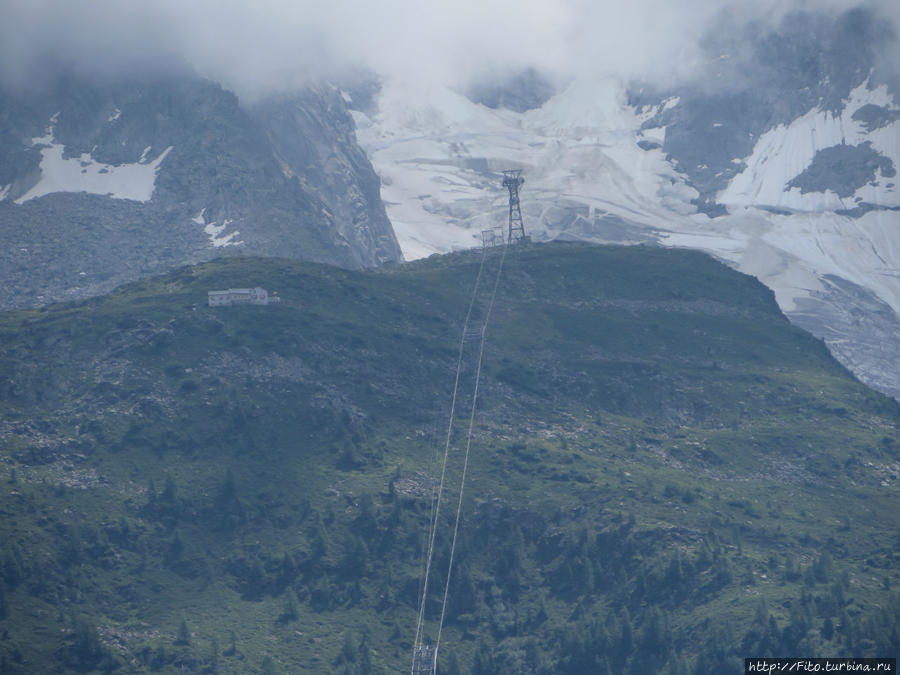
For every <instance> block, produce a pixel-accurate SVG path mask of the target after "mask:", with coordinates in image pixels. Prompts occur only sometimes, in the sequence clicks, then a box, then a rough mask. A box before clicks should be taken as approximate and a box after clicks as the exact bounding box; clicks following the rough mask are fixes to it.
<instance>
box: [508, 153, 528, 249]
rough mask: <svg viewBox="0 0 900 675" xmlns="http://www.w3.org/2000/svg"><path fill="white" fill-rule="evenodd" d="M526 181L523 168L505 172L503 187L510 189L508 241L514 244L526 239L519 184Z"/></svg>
mask: <svg viewBox="0 0 900 675" xmlns="http://www.w3.org/2000/svg"><path fill="white" fill-rule="evenodd" d="M524 182H525V179H524V178H522V170H521V169H509V170H508V171H504V172H503V187H505V188H506V189H507V190H509V235H508V238H507V242H508V243H510V244H512V243H514V242H517V241H522V240H524V239H526V237H525V223H523V222H522V209H520V208H519V186H520V185H522V183H524Z"/></svg>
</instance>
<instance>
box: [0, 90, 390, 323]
mask: <svg viewBox="0 0 900 675" xmlns="http://www.w3.org/2000/svg"><path fill="white" fill-rule="evenodd" d="M0 125H2V132H0V231H2V233H3V236H4V239H5V240H6V241H7V242H9V245H8V246H7V247H5V248H4V250H3V252H2V253H0V271H2V278H3V284H2V287H3V289H4V290H3V294H2V297H0V307H19V306H28V305H35V304H42V303H46V302H49V301H52V300H57V299H61V298H69V297H82V296H85V295H92V294H97V293H99V292H102V291H105V290H109V289H111V288H113V287H114V286H116V285H118V284H121V283H122V282H124V281H127V280H131V279H135V278H139V277H141V276H145V275H147V274H151V273H158V272H161V271H164V270H167V269H171V268H173V267H176V266H178V265H182V264H184V263H187V262H196V261H199V260H206V259H210V258H212V257H216V256H219V255H227V254H232V253H239V254H244V255H281V256H288V257H292V258H297V259H304V260H316V261H321V262H328V263H331V264H336V265H342V266H346V267H366V266H372V265H377V264H380V263H382V262H385V261H389V260H396V259H397V258H398V257H399V255H400V252H399V248H398V246H397V243H396V240H395V238H394V235H393V231H392V230H391V226H390V223H389V221H388V220H387V217H386V215H385V213H384V208H383V206H382V204H381V202H380V199H379V196H378V193H377V184H378V182H377V181H378V179H377V177H376V176H375V174H374V172H373V171H372V168H371V165H370V164H369V163H368V161H367V160H366V158H365V155H364V154H363V153H362V152H361V150H360V149H359V148H358V146H357V145H356V143H355V138H354V135H353V127H352V120H351V119H350V117H349V115H348V113H347V110H346V108H345V105H344V101H343V99H342V98H341V96H340V94H339V93H338V92H337V91H336V90H335V89H334V88H332V87H330V86H327V85H322V86H311V87H310V88H308V89H307V90H305V91H303V92H301V93H299V94H297V95H295V96H293V97H290V98H280V99H277V100H267V101H263V102H260V103H257V104H255V105H254V106H252V107H246V106H242V105H241V104H240V103H239V101H238V99H237V98H236V97H235V96H234V94H232V93H230V92H228V91H225V90H223V89H222V88H221V87H220V86H218V85H217V84H214V83H212V82H210V81H207V80H204V79H202V78H199V77H197V76H194V75H191V74H181V75H177V76H176V75H166V76H159V77H157V78H150V77H143V78H142V79H141V80H140V81H122V80H117V81H104V80H93V81H85V80H84V79H83V78H82V79H73V78H69V77H65V76H62V75H60V77H59V78H58V79H57V80H55V81H54V82H52V83H47V82H43V83H41V84H39V85H35V86H34V87H33V88H31V89H28V90H22V89H18V90H15V91H13V90H4V91H0Z"/></svg>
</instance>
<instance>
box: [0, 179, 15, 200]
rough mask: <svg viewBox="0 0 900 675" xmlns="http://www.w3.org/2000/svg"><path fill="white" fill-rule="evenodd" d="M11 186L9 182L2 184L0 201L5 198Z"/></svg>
mask: <svg viewBox="0 0 900 675" xmlns="http://www.w3.org/2000/svg"><path fill="white" fill-rule="evenodd" d="M11 187H12V183H10V184H9V185H4V186H3V187H2V188H0V202H2V201H3V200H4V199H6V195H8V194H9V189H10V188H11Z"/></svg>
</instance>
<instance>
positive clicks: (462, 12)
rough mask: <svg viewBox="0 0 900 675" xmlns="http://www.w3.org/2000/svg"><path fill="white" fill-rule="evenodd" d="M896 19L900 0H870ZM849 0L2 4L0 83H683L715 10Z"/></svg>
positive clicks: (773, 17)
mask: <svg viewBox="0 0 900 675" xmlns="http://www.w3.org/2000/svg"><path fill="white" fill-rule="evenodd" d="M869 4H871V5H872V6H876V7H878V8H879V10H880V11H881V12H882V13H883V14H884V15H885V16H890V17H891V18H892V19H893V20H894V21H895V22H896V23H895V25H900V9H898V6H900V3H896V2H895V1H894V0H872V1H871V2H870V3H869ZM851 6H853V3H850V2H846V1H844V0H815V2H812V1H811V0H810V1H809V2H803V1H801V0H794V2H776V1H775V0H742V1H740V2H737V1H735V2H731V3H723V2H722V0H678V1H677V2H673V1H672V0H632V1H631V2H629V3H624V2H621V1H617V2H613V1H612V0H517V1H513V0H417V1H416V0H378V1H376V2H372V1H370V2H361V0H254V1H253V2H251V1H250V0H243V1H238V0H191V1H190V2H184V0H79V2H77V3H76V2H71V0H4V2H3V3H2V7H0V78H2V79H3V80H4V81H5V82H7V83H10V82H13V83H20V84H21V83H25V82H28V81H30V80H32V79H34V78H37V77H40V75H41V73H42V72H44V71H46V70H48V69H52V68H54V67H55V66H56V65H58V64H60V63H62V64H67V65H68V66H70V67H72V68H75V69H76V70H81V71H84V72H86V73H99V74H101V75H103V74H108V75H115V74H120V73H123V72H135V71H139V70H149V71H153V70H160V69H161V70H165V69H168V68H172V67H176V64H178V63H179V62H184V63H187V64H189V65H190V66H191V67H193V68H194V69H196V70H197V71H198V72H199V73H201V74H203V75H206V76H208V77H211V78H213V79H215V80H217V81H219V82H221V83H223V84H224V85H225V86H227V87H229V88H232V89H234V90H235V91H237V92H238V93H239V94H240V95H241V96H242V97H243V98H245V99H248V98H254V97H256V96H258V95H261V94H264V93H268V92H271V91H276V90H279V89H290V88H292V87H295V86H297V85H298V84H301V83H303V82H305V81H307V80H308V79H309V78H311V77H318V76H324V77H333V76H336V75H339V74H340V73H341V72H343V71H345V70H347V69H350V68H367V69H370V70H373V71H375V72H379V73H387V74H392V75H400V76H404V77H410V78H423V79H431V80H438V81H441V82H443V83H447V84H451V85H452V84H460V83H462V82H464V81H466V80H468V79H471V78H473V77H477V76H480V75H483V74H485V73H492V72H504V71H515V70H517V69H522V68H525V67H529V66H531V67H535V68H537V69H539V70H540V71H542V72H545V73H547V74H548V75H551V76H555V77H560V78H567V77H571V76H573V75H585V74H595V73H596V74H603V75H608V74H614V75H619V76H621V77H625V78H641V79H644V80H648V81H654V80H655V81H671V80H673V79H676V80H677V79H683V78H689V77H691V76H692V75H693V74H695V73H696V72H697V71H698V65H699V63H700V62H701V61H702V58H703V54H702V50H701V49H700V47H699V45H700V40H701V37H702V36H703V34H704V33H705V31H707V30H708V29H709V27H710V26H711V25H712V24H713V23H714V22H715V21H718V20H720V19H721V17H722V15H723V13H725V14H727V15H731V16H733V17H735V19H736V20H741V21H749V20H751V19H756V20H764V21H770V22H775V21H777V20H778V18H779V17H780V16H782V15H783V14H784V13H785V12H786V11H788V10H789V9H796V8H804V7H806V8H810V9H817V10H821V9H825V10H827V11H832V12H836V11H840V10H844V9H847V8H849V7H851Z"/></svg>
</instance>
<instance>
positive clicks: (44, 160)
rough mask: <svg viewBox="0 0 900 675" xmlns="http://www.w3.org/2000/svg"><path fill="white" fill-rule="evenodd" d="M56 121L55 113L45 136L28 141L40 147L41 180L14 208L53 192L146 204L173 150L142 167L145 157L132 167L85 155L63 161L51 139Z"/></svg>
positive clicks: (60, 147)
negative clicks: (158, 175)
mask: <svg viewBox="0 0 900 675" xmlns="http://www.w3.org/2000/svg"><path fill="white" fill-rule="evenodd" d="M58 118H59V113H56V114H55V115H54V116H53V117H51V118H50V124H49V126H48V127H47V129H46V133H45V134H44V135H43V136H36V137H34V138H32V139H31V144H32V146H37V147H41V165H40V170H41V177H40V179H39V180H38V182H37V184H35V185H34V186H33V187H32V188H31V189H30V190H28V192H26V193H25V194H24V195H22V196H21V197H19V198H18V199H16V200H15V203H16V204H23V203H25V202H27V201H29V200H31V199H37V198H38V197H43V196H44V195H48V194H52V193H54V192H87V193H90V194H97V195H105V196H107V197H112V198H113V199H131V200H134V201H138V202H147V201H150V198H151V197H152V196H153V190H154V188H155V187H156V175H157V173H158V172H159V168H160V165H161V164H162V163H163V160H165V158H166V156H167V155H168V154H169V152H170V151H171V150H172V147H173V146H171V145H170V146H169V147H168V148H166V149H165V150H163V151H162V152H161V153H160V154H159V155H158V156H157V157H156V159H154V160H153V161H152V162H146V163H144V159H145V155H142V157H141V160H140V161H138V162H136V163H134V164H103V163H101V162H96V161H94V159H93V158H92V157H91V154H90V153H87V152H86V153H82V154H81V156H80V157H77V158H76V157H72V158H65V157H63V153H64V152H65V146H64V145H62V144H61V143H56V141H55V138H54V128H55V126H56V121H57V119H58ZM147 151H149V149H148V150H145V154H146V152H147Z"/></svg>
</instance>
